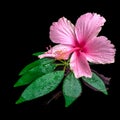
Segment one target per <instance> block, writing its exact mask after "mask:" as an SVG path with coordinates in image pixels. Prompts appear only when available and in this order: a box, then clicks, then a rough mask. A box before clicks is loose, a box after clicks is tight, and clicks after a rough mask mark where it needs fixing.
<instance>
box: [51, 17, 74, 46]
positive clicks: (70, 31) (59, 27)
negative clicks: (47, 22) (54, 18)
mask: <svg viewBox="0 0 120 120" xmlns="http://www.w3.org/2000/svg"><path fill="white" fill-rule="evenodd" d="M50 39H51V40H52V42H54V43H61V44H67V45H74V44H75V40H76V38H75V33H74V25H73V24H72V23H71V22H70V21H69V20H67V19H66V18H65V17H62V18H60V19H59V20H58V22H53V24H52V25H51V27H50Z"/></svg>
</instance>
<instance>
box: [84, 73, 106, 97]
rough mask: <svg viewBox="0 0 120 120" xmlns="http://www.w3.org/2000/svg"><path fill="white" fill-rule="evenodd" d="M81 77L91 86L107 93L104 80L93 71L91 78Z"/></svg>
mask: <svg viewBox="0 0 120 120" xmlns="http://www.w3.org/2000/svg"><path fill="white" fill-rule="evenodd" d="M82 79H83V80H84V81H85V82H86V83H87V84H88V85H90V86H91V87H93V88H95V89H96V90H98V91H101V92H102V93H104V94H106V95H107V94H108V93H107V89H106V86H105V84H104V82H103V81H102V79H101V78H100V77H99V76H97V75H96V74H95V73H93V72H92V77H91V78H85V77H82Z"/></svg>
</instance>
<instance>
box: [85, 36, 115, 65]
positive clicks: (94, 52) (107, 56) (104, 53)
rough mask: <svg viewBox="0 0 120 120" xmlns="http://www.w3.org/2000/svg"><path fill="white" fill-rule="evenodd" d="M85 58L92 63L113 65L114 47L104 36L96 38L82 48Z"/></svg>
mask: <svg viewBox="0 0 120 120" xmlns="http://www.w3.org/2000/svg"><path fill="white" fill-rule="evenodd" d="M84 49H85V51H86V53H85V55H86V58H87V60H88V61H90V62H93V63H101V64H106V63H114V61H115V51H116V49H115V48H114V45H113V44H111V41H110V40H108V39H107V38H106V37H104V36H100V37H96V38H94V39H93V40H91V41H89V42H88V43H87V44H86V46H85V47H84Z"/></svg>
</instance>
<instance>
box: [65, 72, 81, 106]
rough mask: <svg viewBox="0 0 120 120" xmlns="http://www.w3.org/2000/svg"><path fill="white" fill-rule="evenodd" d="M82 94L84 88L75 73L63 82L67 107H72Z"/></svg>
mask: <svg viewBox="0 0 120 120" xmlns="http://www.w3.org/2000/svg"><path fill="white" fill-rule="evenodd" d="M81 93H82V87H81V84H80V82H79V79H76V78H75V76H74V74H73V73H69V74H68V75H67V77H66V78H65V79H64V82H63V95H64V98H65V107H68V106H70V105H71V104H72V103H73V102H74V101H75V100H76V99H77V98H78V97H79V96H80V94H81Z"/></svg>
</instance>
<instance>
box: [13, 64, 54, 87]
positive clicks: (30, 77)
mask: <svg viewBox="0 0 120 120" xmlns="http://www.w3.org/2000/svg"><path fill="white" fill-rule="evenodd" d="M55 68H56V64H54V63H48V64H40V65H38V66H35V67H33V68H32V69H30V70H29V71H28V72H26V73H25V74H23V75H22V76H21V77H20V78H19V79H18V81H17V82H16V83H15V85H14V87H19V86H23V85H27V84H30V83H31V82H32V81H34V80H35V79H37V78H38V77H40V76H42V75H44V74H46V73H50V72H52V71H53V70H54V69H55Z"/></svg>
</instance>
